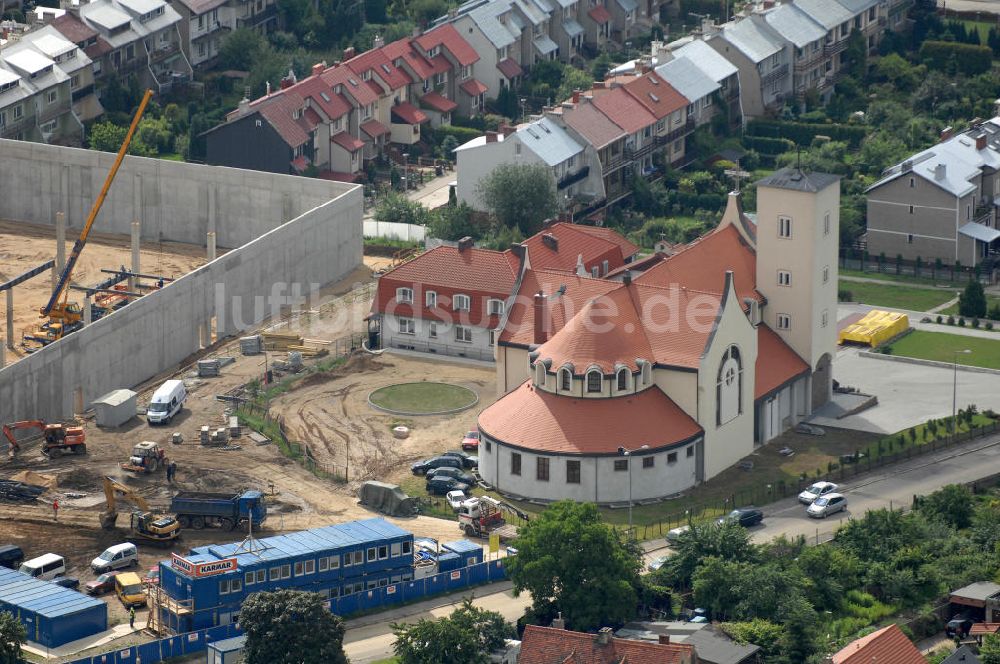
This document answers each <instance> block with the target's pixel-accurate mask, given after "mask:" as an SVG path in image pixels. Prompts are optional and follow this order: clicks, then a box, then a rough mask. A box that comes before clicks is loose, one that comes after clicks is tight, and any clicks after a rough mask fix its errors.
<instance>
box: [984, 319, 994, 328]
mask: <svg viewBox="0 0 1000 664" xmlns="http://www.w3.org/2000/svg"><path fill="white" fill-rule="evenodd" d="M983 327H985V328H986V329H987V330H992V329H993V321H991V320H988V321H986V325H984V326H983Z"/></svg>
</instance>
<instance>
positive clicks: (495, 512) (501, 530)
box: [458, 496, 517, 542]
mask: <svg viewBox="0 0 1000 664" xmlns="http://www.w3.org/2000/svg"><path fill="white" fill-rule="evenodd" d="M507 511H513V510H512V508H509V507H508V506H506V505H504V503H501V502H500V501H499V500H497V499H495V498H490V497H489V496H480V497H477V498H469V499H468V500H466V501H465V502H464V503H462V506H461V507H460V508H459V511H458V528H459V530H462V531H464V532H465V534H466V536H468V537H489V536H490V535H491V534H493V533H496V534H497V535H499V536H500V541H502V542H503V541H507V540H512V539H514V538H515V537H517V526H514V525H511V524H508V523H507V519H506V518H505V517H504V513H505V512H507Z"/></svg>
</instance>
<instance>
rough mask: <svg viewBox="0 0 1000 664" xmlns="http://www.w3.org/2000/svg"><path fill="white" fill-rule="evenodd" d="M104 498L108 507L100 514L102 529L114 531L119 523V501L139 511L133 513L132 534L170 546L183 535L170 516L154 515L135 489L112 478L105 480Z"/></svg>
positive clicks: (130, 525)
mask: <svg viewBox="0 0 1000 664" xmlns="http://www.w3.org/2000/svg"><path fill="white" fill-rule="evenodd" d="M104 496H105V498H106V499H107V505H106V506H105V508H104V511H103V512H101V513H100V515H99V518H100V521H101V528H104V529H105V530H112V529H114V527H115V523H116V522H117V521H118V508H117V502H118V500H125V501H127V502H129V503H131V504H132V505H134V506H135V507H136V509H137V511H133V512H132V517H131V521H130V523H129V528H130V529H131V530H132V533H133V534H134V535H136V536H138V537H141V538H143V539H147V540H150V541H152V542H160V543H163V544H165V545H168V546H169V544H170V543H171V542H173V541H174V540H175V539H177V538H178V537H179V536H180V534H181V524H179V523H178V522H177V519H175V518H174V517H172V516H170V515H165V514H164V515H161V514H154V513H153V512H152V511H151V510H150V509H149V504H148V503H147V502H146V499H145V498H143V497H142V496H141V495H140V494H139V493H138V492H137V491H136V490H135V489H133V488H131V487H128V486H125V485H124V484H122V483H121V482H117V481H115V480H114V479H112V478H110V477H105V478H104Z"/></svg>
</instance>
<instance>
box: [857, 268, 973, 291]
mask: <svg viewBox="0 0 1000 664" xmlns="http://www.w3.org/2000/svg"><path fill="white" fill-rule="evenodd" d="M941 273H942V274H948V271H947V270H946V269H943V268H942V270H941ZM840 276H842V277H863V278H865V279H877V280H879V281H888V282H901V283H907V284H917V285H920V286H947V287H951V288H955V287H956V285H955V282H953V281H951V280H950V279H930V278H927V277H913V276H910V275H906V274H882V273H879V272H862V271H861V270H848V269H846V268H840Z"/></svg>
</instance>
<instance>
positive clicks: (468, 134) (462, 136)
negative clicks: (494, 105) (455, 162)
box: [434, 125, 483, 145]
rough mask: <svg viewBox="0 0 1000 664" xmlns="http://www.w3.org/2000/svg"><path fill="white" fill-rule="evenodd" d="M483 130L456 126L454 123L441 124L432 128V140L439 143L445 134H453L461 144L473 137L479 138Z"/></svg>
mask: <svg viewBox="0 0 1000 664" xmlns="http://www.w3.org/2000/svg"><path fill="white" fill-rule="evenodd" d="M482 135H483V132H481V131H479V130H478V129H472V128H471V127H456V126H454V125H450V126H449V125H442V126H440V127H438V128H436V129H435V130H434V141H435V142H436V143H438V144H439V145H440V143H441V141H443V140H444V137H445V136H454V137H455V140H457V141H458V144H459V145H461V144H462V143H465V142H467V141H471V140H472V139H474V138H479V137H480V136H482Z"/></svg>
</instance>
